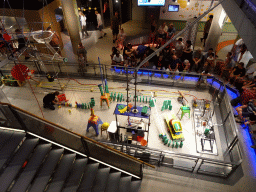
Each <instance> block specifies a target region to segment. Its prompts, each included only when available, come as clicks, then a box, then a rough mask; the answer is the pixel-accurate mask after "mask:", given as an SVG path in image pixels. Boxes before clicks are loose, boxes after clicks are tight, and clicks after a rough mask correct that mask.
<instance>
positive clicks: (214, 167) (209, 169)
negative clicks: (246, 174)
mask: <svg viewBox="0 0 256 192" xmlns="http://www.w3.org/2000/svg"><path fill="white" fill-rule="evenodd" d="M231 171H232V166H231V165H228V164H227V165H225V164H214V163H211V162H207V161H203V162H202V164H201V167H200V169H198V173H205V174H210V175H212V174H214V175H218V176H227V175H228V174H229V173H230V172H231Z"/></svg>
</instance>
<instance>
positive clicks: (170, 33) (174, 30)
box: [167, 23, 176, 38]
mask: <svg viewBox="0 0 256 192" xmlns="http://www.w3.org/2000/svg"><path fill="white" fill-rule="evenodd" d="M175 32H176V29H175V28H174V26H173V23H170V24H169V28H168V30H167V34H168V37H169V38H171V37H172V35H174V34H175Z"/></svg>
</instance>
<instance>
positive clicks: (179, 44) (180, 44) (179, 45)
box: [175, 38, 185, 58]
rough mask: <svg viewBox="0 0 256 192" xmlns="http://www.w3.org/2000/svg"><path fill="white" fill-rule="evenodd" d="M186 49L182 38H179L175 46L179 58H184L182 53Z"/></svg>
mask: <svg viewBox="0 0 256 192" xmlns="http://www.w3.org/2000/svg"><path fill="white" fill-rule="evenodd" d="M184 49H185V45H184V43H183V42H182V38H179V39H178V41H177V43H176V44H175V51H176V55H177V57H178V58H181V57H182V53H183V50H184Z"/></svg>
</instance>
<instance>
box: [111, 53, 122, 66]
mask: <svg viewBox="0 0 256 192" xmlns="http://www.w3.org/2000/svg"><path fill="white" fill-rule="evenodd" d="M112 62H113V65H120V66H123V65H124V58H123V55H121V54H120V52H119V51H117V52H116V54H115V55H114V57H113V60H112Z"/></svg>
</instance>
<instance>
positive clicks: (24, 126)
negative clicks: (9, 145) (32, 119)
mask: <svg viewBox="0 0 256 192" xmlns="http://www.w3.org/2000/svg"><path fill="white" fill-rule="evenodd" d="M8 107H9V109H10V110H11V112H12V113H13V115H14V116H15V118H16V119H17V120H18V122H19V123H20V125H21V127H22V128H23V130H25V131H26V132H27V131H28V128H27V126H26V125H25V123H24V122H23V121H22V119H21V117H20V116H19V114H18V113H17V112H16V111H15V110H14V109H13V108H12V107H11V106H8Z"/></svg>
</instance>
